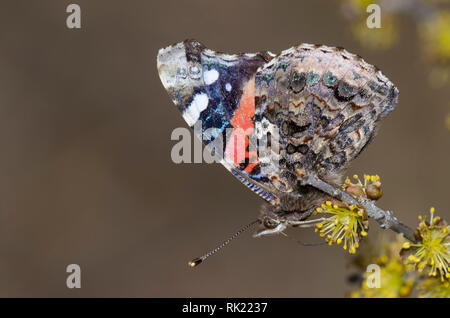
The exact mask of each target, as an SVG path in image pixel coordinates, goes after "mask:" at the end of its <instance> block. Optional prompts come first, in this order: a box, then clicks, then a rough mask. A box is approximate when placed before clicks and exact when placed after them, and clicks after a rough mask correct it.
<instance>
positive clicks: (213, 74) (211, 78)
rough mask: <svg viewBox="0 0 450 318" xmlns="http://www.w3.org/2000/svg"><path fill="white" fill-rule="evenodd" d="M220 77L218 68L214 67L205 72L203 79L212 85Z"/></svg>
mask: <svg viewBox="0 0 450 318" xmlns="http://www.w3.org/2000/svg"><path fill="white" fill-rule="evenodd" d="M218 78H219V72H217V70H215V69H212V70H209V71H206V72H204V73H203V80H204V81H205V84H206V85H211V84H212V83H214V82H215V81H217V79H218Z"/></svg>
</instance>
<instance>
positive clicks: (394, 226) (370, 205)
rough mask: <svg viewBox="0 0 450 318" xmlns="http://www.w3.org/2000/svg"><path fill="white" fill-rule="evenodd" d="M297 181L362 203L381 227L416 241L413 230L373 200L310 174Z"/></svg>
mask: <svg viewBox="0 0 450 318" xmlns="http://www.w3.org/2000/svg"><path fill="white" fill-rule="evenodd" d="M299 181H300V182H301V184H302V185H310V186H313V187H315V188H317V189H319V190H321V191H323V192H325V193H327V194H329V195H330V196H332V197H334V198H336V199H338V200H340V201H342V202H346V203H349V204H352V205H362V206H363V207H364V209H365V210H366V211H367V214H368V216H369V217H370V218H372V219H374V220H375V221H377V222H378V223H379V224H380V226H381V228H382V229H389V230H392V231H394V232H397V233H399V234H402V235H403V236H404V237H405V238H406V239H408V240H410V241H411V242H414V243H415V242H416V238H415V236H414V231H413V230H412V229H411V228H409V227H408V226H406V225H405V224H403V223H402V222H401V221H399V220H398V219H397V218H396V217H395V216H394V214H393V213H392V211H385V210H382V209H380V208H379V207H377V206H376V205H375V203H374V201H372V200H369V199H363V198H355V197H353V196H351V195H350V194H348V193H347V192H345V191H342V190H340V189H337V188H336V187H334V186H332V185H330V184H328V183H326V182H325V181H322V180H320V179H319V178H317V177H316V176H314V175H312V174H307V173H306V174H304V175H302V177H301V178H299Z"/></svg>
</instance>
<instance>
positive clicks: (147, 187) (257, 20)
mask: <svg viewBox="0 0 450 318" xmlns="http://www.w3.org/2000/svg"><path fill="white" fill-rule="evenodd" d="M74 2H75V3H77V4H79V5H80V6H81V13H82V22H81V23H82V28H81V29H80V30H75V29H74V30H70V29H68V28H67V27H66V22H65V21H66V17H67V15H68V14H67V13H66V12H65V11H66V7H67V5H68V4H70V3H71V2H69V1H61V0H54V1H49V0H45V1H17V0H14V1H12V0H11V1H6V0H3V1H1V3H0V147H1V156H0V296H3V297H11V296H25V297H30V296H41V297H47V296H62V297H79V296H87V297H91V296H95V297H102V296H104V297H110V296H125V297H131V296H140V297H166V296H172V297H186V296H189V297H190V296H192V297H194V296H200V297H201V296H204V297H216V296H217V297H220V296H222V297H241V296H242V297H244V296H248V297H253V296H254V297H256V296H262V297H265V296H276V297H331V296H338V297H339V296H344V293H345V292H346V291H347V290H348V285H347V283H346V275H348V274H349V273H350V272H351V271H350V270H349V268H348V263H349V258H350V257H349V256H348V255H347V253H346V252H345V251H344V250H343V249H342V248H338V247H328V246H320V247H302V246H300V245H297V244H296V243H294V242H292V241H290V240H288V239H286V238H283V237H281V236H280V237H268V238H261V239H253V238H251V233H250V232H249V233H246V234H244V235H242V237H241V238H239V239H238V240H236V241H235V242H233V243H232V244H231V245H230V246H229V247H228V248H227V249H225V250H223V251H222V252H221V253H220V254H218V255H216V256H214V257H212V258H210V259H209V260H208V261H207V262H206V263H205V264H202V265H201V266H200V267H198V268H195V269H190V268H188V266H187V261H188V260H190V259H191V258H193V257H195V256H198V255H200V254H202V253H203V252H205V251H206V250H208V249H210V248H212V247H214V246H215V245H217V244H218V243H219V242H220V241H222V240H223V239H224V238H226V237H227V236H228V235H229V234H231V233H233V232H234V231H235V230H236V229H238V228H239V227H240V226H242V225H243V224H245V223H247V222H249V221H251V220H252V219H254V218H255V216H257V215H258V211H259V206H260V203H261V200H260V199H259V198H258V197H257V196H256V195H254V194H252V193H251V192H250V191H249V190H248V189H246V188H245V187H244V186H243V185H241V184H239V182H238V181H237V180H236V179H235V178H234V177H233V176H232V175H231V174H229V173H228V172H226V170H225V169H224V168H222V167H221V166H219V165H207V164H180V165H176V164H174V163H172V161H171V158H170V150H171V147H172V146H173V144H174V143H175V142H174V141H171V140H170V134H171V132H172V130H173V129H174V128H176V127H186V124H185V123H184V121H183V119H182V117H181V116H180V114H179V113H178V111H177V109H176V107H175V106H174V105H173V104H172V102H171V100H170V99H169V98H168V96H167V94H166V92H165V90H164V88H163V87H162V85H161V83H160V81H159V78H158V74H157V71H156V54H157V50H158V49H159V48H160V47H164V46H167V45H169V44H172V43H174V42H179V41H182V40H184V39H185V38H195V39H198V40H199V41H201V42H203V43H204V44H205V45H207V46H208V47H209V48H211V49H215V50H219V51H226V52H230V53H237V52H242V51H244V52H255V51H259V50H271V51H272V52H279V51H280V50H283V49H287V48H289V47H290V46H292V45H295V44H298V43H301V42H309V43H324V44H328V45H335V46H343V47H345V48H346V49H347V50H349V51H350V52H354V53H358V54H360V55H362V56H363V57H364V58H365V59H366V60H367V61H368V62H370V63H373V64H376V65H377V66H378V67H380V68H381V69H382V70H383V72H384V73H385V74H386V75H387V76H388V77H389V78H390V79H391V80H392V81H393V82H394V83H396V85H397V86H398V87H399V90H400V102H399V104H398V107H397V109H396V110H395V111H394V112H393V113H392V114H391V115H390V116H388V117H387V118H386V119H385V120H384V124H383V125H382V129H381V130H380V133H379V135H378V137H377V138H376V139H375V141H374V142H373V143H372V144H371V145H370V146H369V147H368V148H367V149H366V150H365V152H364V153H363V154H362V155H361V156H360V157H359V158H358V159H357V160H356V161H355V162H354V164H353V165H352V167H351V168H350V170H349V172H348V173H349V175H352V174H353V173H359V174H362V173H371V174H375V173H377V174H379V175H380V176H381V178H382V182H383V185H384V192H385V195H384V197H383V198H382V200H381V201H380V206H381V207H384V208H388V209H392V210H394V211H395V213H396V215H397V216H398V217H399V218H400V219H402V220H404V221H405V222H406V223H407V224H409V225H411V226H415V224H416V221H417V215H418V214H424V213H427V212H428V209H429V207H430V206H431V205H434V206H435V207H436V210H437V214H439V215H441V216H443V217H446V218H447V219H448V218H449V217H450V199H449V180H450V173H449V171H450V170H449V158H450V157H449V154H450V150H449V149H450V147H449V146H450V142H449V141H450V131H449V130H448V129H447V128H446V127H445V123H444V117H445V116H446V113H447V111H448V100H449V95H448V92H447V90H446V89H440V90H432V89H431V88H430V86H429V85H428V83H427V65H426V64H425V63H424V62H423V59H422V58H421V56H420V50H419V48H420V45H421V44H420V43H419V42H418V40H417V35H416V26H415V24H414V22H413V21H412V20H411V19H409V18H404V19H403V20H402V21H401V23H402V28H401V30H400V37H399V40H398V43H396V45H395V46H393V47H392V48H391V49H390V50H388V51H376V50H371V49H368V48H364V47H363V46H361V45H360V44H359V43H358V42H357V41H356V40H354V39H353V37H352V34H351V33H350V32H349V29H348V21H347V20H346V19H345V18H344V15H343V14H342V13H341V12H340V10H341V6H340V2H339V1H331V0H330V1H323V0H321V1H318V0H315V1H298V0H297V1H288V0H277V1H257V0H246V1H238V0H227V1H193V0H191V1H174V0H164V1H143V0H142V1H137V0H136V1H106V0H103V1H99V0H97V1H87V0H77V1H74ZM379 231H380V230H379V229H378V226H377V224H375V223H372V227H371V232H370V233H369V236H372V237H375V236H376V233H377V232H379ZM290 233H291V235H292V236H294V237H297V238H300V239H302V240H304V241H309V242H318V241H320V238H319V237H318V236H317V235H315V234H313V233H312V231H311V230H303V231H299V230H297V231H290ZM71 263H76V264H79V265H80V266H81V270H82V283H81V284H82V288H81V289H78V290H70V289H68V288H67V287H66V277H67V275H68V274H67V273H66V272H65V269H66V266H67V265H68V264H71Z"/></svg>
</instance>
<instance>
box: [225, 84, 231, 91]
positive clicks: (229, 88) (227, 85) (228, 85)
mask: <svg viewBox="0 0 450 318" xmlns="http://www.w3.org/2000/svg"><path fill="white" fill-rule="evenodd" d="M231 88H232V87H231V84H230V83H226V84H225V89H226V90H227V92H231Z"/></svg>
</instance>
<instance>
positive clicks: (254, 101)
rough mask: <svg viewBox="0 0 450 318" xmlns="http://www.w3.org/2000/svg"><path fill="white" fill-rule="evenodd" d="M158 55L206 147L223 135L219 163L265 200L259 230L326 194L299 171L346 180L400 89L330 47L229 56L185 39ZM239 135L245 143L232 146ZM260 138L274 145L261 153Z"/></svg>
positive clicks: (285, 221) (272, 228)
mask: <svg viewBox="0 0 450 318" xmlns="http://www.w3.org/2000/svg"><path fill="white" fill-rule="evenodd" d="M157 62H158V72H159V76H160V78H161V81H162V83H163V85H164V87H165V88H166V90H167V91H168V93H169V95H170V97H171V98H172V100H173V102H174V103H175V104H176V105H177V107H178V109H179V110H180V111H181V113H182V114H183V117H184V119H185V120H186V122H187V123H188V125H189V126H191V127H193V126H194V125H195V124H196V123H197V122H201V124H202V130H201V134H199V135H197V137H198V138H200V139H201V140H203V142H204V143H205V145H209V144H212V143H214V141H215V140H216V139H218V138H223V149H221V150H223V151H222V152H221V153H223V157H222V158H221V163H222V164H223V165H224V166H225V167H226V168H227V169H228V170H229V171H230V172H231V173H233V175H235V176H236V177H237V178H238V179H239V180H240V181H241V182H242V183H244V184H245V185H246V186H247V187H249V188H250V189H251V190H252V191H254V192H255V193H257V194H258V195H259V196H261V197H262V198H263V199H265V200H266V201H267V203H268V204H267V205H266V206H265V208H264V209H263V215H262V216H261V218H260V221H259V222H258V223H259V224H260V229H259V230H258V232H257V234H256V236H259V235H264V234H272V233H279V232H281V231H283V230H284V229H285V228H286V226H288V225H294V224H296V222H301V221H302V220H305V219H306V218H307V217H308V216H310V215H311V213H312V212H313V209H314V207H315V206H317V205H318V204H320V203H322V202H323V201H324V200H326V199H327V198H328V196H327V195H325V194H324V193H323V192H321V191H320V190H318V189H316V188H313V187H311V186H304V185H301V184H300V183H299V181H298V177H299V175H301V173H302V171H306V172H308V173H313V174H314V175H315V176H317V177H318V178H320V179H321V180H323V181H325V182H327V183H329V184H332V185H334V186H337V185H338V184H341V176H342V173H343V169H344V168H346V167H347V165H348V164H349V163H350V162H351V161H352V160H353V159H354V158H355V157H356V156H357V155H358V154H359V153H361V151H362V150H363V149H364V147H365V146H366V145H367V144H368V143H369V142H370V141H371V140H372V138H373V137H374V135H375V132H376V128H377V126H378V124H379V122H380V120H381V119H382V118H383V117H384V116H386V114H387V113H389V112H390V111H392V109H393V108H394V105H395V104H396V102H397V97H398V90H397V88H396V87H395V86H394V84H393V83H392V82H390V81H389V80H388V79H387V78H386V77H385V76H384V75H383V74H382V73H381V71H379V70H378V69H377V68H376V67H374V66H373V65H370V64H368V63H366V62H365V61H364V60H363V59H362V58H361V57H360V56H358V55H355V54H352V53H349V52H347V51H346V50H344V49H342V48H336V47H328V46H324V45H310V44H301V45H298V46H295V47H292V48H290V49H288V50H285V51H283V52H281V53H280V54H279V55H274V54H272V53H270V52H259V53H255V54H249V53H247V54H231V55H230V54H224V53H218V52H214V51H212V50H209V49H207V48H206V47H205V46H203V45H202V44H200V43H199V42H197V41H195V40H186V41H184V42H180V43H178V44H175V45H172V46H169V47H167V48H164V49H161V50H160V51H159V53H158V58H157ZM211 129H212V130H211ZM229 130H231V134H225V131H229ZM238 139H242V140H243V144H244V145H245V147H244V151H238V150H237V149H236V148H237V144H238V142H237V140H238ZM255 143H261V144H265V146H266V149H267V148H269V147H267V146H270V149H269V150H268V151H263V152H255V151H253V150H252V149H257V147H256V146H255ZM273 144H276V145H277V147H272V146H273ZM274 148H275V150H274ZM258 149H259V148H258ZM227 243H228V241H226V242H225V244H227ZM204 258H205V257H204ZM204 258H202V259H204ZM193 265H195V264H193Z"/></svg>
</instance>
